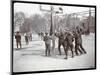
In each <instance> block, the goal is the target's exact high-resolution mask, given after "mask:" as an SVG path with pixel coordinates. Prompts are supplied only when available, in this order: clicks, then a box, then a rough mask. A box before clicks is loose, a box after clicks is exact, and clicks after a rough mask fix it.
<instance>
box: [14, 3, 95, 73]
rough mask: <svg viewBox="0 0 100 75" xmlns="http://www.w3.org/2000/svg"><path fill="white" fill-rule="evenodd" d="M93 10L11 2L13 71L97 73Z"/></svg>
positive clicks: (82, 7) (88, 7) (79, 7)
mask: <svg viewBox="0 0 100 75" xmlns="http://www.w3.org/2000/svg"><path fill="white" fill-rule="evenodd" d="M95 44H96V6H92V5H77V4H76V5H74V4H60V3H59V4H58V3H43V2H27V1H26V2H24V1H12V47H13V48H12V63H13V65H12V71H13V73H15V74H20V73H27V72H31V73H32V72H33V73H34V72H37V73H38V72H46V71H47V72H52V71H70V70H73V71H74V70H88V69H96V45H95Z"/></svg>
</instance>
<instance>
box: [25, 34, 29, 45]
mask: <svg viewBox="0 0 100 75" xmlns="http://www.w3.org/2000/svg"><path fill="white" fill-rule="evenodd" d="M25 42H26V45H28V44H29V36H28V34H27V33H26V34H25Z"/></svg>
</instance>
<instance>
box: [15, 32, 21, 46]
mask: <svg viewBox="0 0 100 75" xmlns="http://www.w3.org/2000/svg"><path fill="white" fill-rule="evenodd" d="M15 39H16V46H17V48H18V45H19V46H20V48H21V35H20V34H19V31H17V33H16V35H15Z"/></svg>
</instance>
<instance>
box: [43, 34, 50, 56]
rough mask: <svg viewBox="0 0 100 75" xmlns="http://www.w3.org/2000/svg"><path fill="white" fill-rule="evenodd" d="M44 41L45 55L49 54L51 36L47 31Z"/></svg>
mask: <svg viewBox="0 0 100 75" xmlns="http://www.w3.org/2000/svg"><path fill="white" fill-rule="evenodd" d="M44 41H45V48H46V50H45V55H46V56H50V44H51V37H50V36H49V35H48V33H45V36H44Z"/></svg>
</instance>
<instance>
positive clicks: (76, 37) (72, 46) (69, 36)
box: [44, 27, 87, 59]
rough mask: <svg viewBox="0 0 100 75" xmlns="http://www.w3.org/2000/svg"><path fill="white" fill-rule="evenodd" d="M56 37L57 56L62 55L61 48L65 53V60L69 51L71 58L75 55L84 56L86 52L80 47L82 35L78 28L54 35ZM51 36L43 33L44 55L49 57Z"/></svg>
mask: <svg viewBox="0 0 100 75" xmlns="http://www.w3.org/2000/svg"><path fill="white" fill-rule="evenodd" d="M54 35H55V36H56V37H58V51H59V55H62V52H61V50H62V49H61V48H60V47H61V46H63V49H64V52H65V56H66V57H65V59H67V58H68V51H69V50H71V55H72V58H73V57H74V56H75V54H76V55H80V54H86V53H87V52H86V51H85V49H84V48H83V45H82V33H81V29H80V28H79V27H76V28H75V30H74V31H66V32H59V33H54ZM51 40H52V36H50V35H49V34H48V33H45V36H44V41H45V48H46V49H45V55H46V56H50V55H51V54H50V51H51V50H50V47H51V46H50V44H51Z"/></svg>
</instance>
